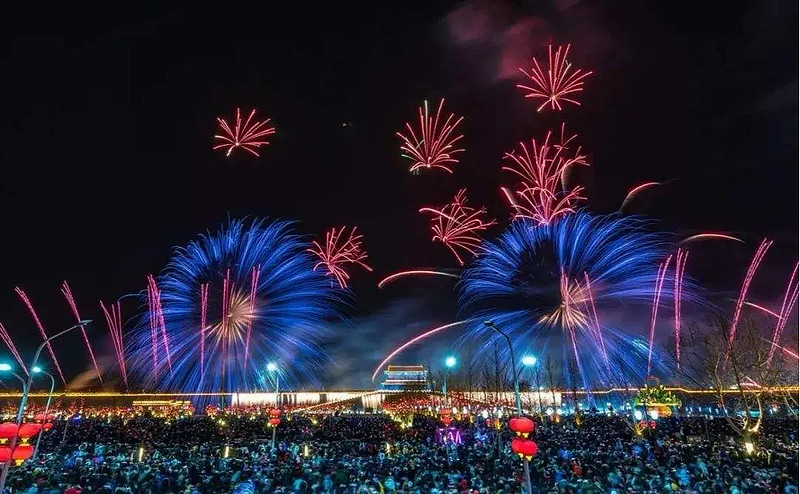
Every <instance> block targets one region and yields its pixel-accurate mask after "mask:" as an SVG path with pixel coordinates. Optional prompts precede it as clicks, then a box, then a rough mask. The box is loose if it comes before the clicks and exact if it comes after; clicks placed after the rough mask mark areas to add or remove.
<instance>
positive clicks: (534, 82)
mask: <svg viewBox="0 0 800 494" xmlns="http://www.w3.org/2000/svg"><path fill="white" fill-rule="evenodd" d="M569 48H570V45H567V46H559V47H558V48H556V51H555V53H553V45H548V47H547V70H545V69H544V68H543V67H542V66H541V65H539V61H538V60H536V58H535V57H534V59H533V67H531V70H530V72H527V71H526V70H525V69H523V68H522V67H520V68H519V70H520V71H521V72H522V73H523V74H525V75H526V76H527V77H528V79H530V82H529V84H530V85H525V84H517V87H518V88H520V89H525V90H526V91H528V94H526V95H525V97H526V98H534V99H541V100H544V101H543V102H542V104H541V105H539V107H538V108H537V109H536V111H537V112H540V111H542V109H543V108H544V107H546V106H547V105H548V104H549V105H550V109H552V110H556V109H557V110H559V111H560V110H561V102H562V101H563V102H567V103H572V104H575V105H579V106H580V103H579V102H578V101H577V100H575V99H573V96H570V95H573V94H575V93H579V92H581V91H583V80H584V79H586V78H587V77H589V76H590V75H591V74H592V72H591V71H589V72H584V71H583V70H581V69H573V68H572V64H571V63H569V62H568V61H567V54H569Z"/></svg>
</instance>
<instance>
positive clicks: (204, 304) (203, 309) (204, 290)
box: [200, 283, 208, 379]
mask: <svg viewBox="0 0 800 494" xmlns="http://www.w3.org/2000/svg"><path fill="white" fill-rule="evenodd" d="M207 319H208V283H203V284H202V285H200V379H202V378H203V376H204V375H205V370H206V367H205V366H206V327H207V325H208V321H207Z"/></svg>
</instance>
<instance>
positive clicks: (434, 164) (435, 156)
mask: <svg viewBox="0 0 800 494" xmlns="http://www.w3.org/2000/svg"><path fill="white" fill-rule="evenodd" d="M443 107H444V99H442V100H441V101H440V102H439V108H438V109H437V110H436V116H435V117H433V118H431V116H430V113H429V111H428V102H427V101H425V102H424V103H423V105H422V106H421V107H420V108H419V110H418V111H419V130H418V132H415V131H414V127H413V126H412V125H411V123H410V122H408V123H406V130H407V131H408V132H407V134H402V133H400V132H397V133H396V135H397V137H399V138H400V139H401V140H402V141H403V143H402V144H401V145H400V151H401V154H402V156H403V157H405V158H408V159H409V160H411V168H409V170H408V171H410V172H411V173H418V172H419V171H420V170H421V169H431V168H440V169H442V170H445V171H446V172H448V173H453V170H452V169H451V168H450V166H451V165H454V164H456V163H458V160H457V159H456V158H455V157H454V156H455V155H456V154H457V153H460V152H463V151H464V150H463V149H458V148H456V147H455V146H456V145H457V143H458V141H460V140H461V139H462V138H463V137H464V136H463V134H458V135H455V136H454V134H455V132H456V127H458V124H460V123H461V121H462V120H464V117H458V118H455V115H454V114H452V113H451V114H450V115H449V116H448V117H447V118H446V119H445V121H444V124H442V125H441V126H439V119H440V117H441V114H442V108H443Z"/></svg>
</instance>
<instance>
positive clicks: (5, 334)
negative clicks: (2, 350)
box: [0, 323, 28, 374]
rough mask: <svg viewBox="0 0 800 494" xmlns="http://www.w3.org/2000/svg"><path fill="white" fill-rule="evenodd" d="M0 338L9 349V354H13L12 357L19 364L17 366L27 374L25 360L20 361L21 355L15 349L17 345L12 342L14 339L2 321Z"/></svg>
mask: <svg viewBox="0 0 800 494" xmlns="http://www.w3.org/2000/svg"><path fill="white" fill-rule="evenodd" d="M0 339H2V340H3V343H5V344H6V347H8V351H10V352H11V355H13V356H14V359H15V360H16V361H17V363H18V364H19V367H20V368H21V369H22V370H23V371H25V374H27V373H28V368H27V367H26V366H25V362H23V361H22V356H21V355H20V354H19V351H18V350H17V345H15V344H14V340H12V339H11V335H10V334H8V330H7V329H6V328H5V326H3V324H2V323H0Z"/></svg>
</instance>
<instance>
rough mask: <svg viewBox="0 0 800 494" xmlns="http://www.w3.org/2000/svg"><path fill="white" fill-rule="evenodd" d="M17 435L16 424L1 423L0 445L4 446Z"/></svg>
mask: <svg viewBox="0 0 800 494" xmlns="http://www.w3.org/2000/svg"><path fill="white" fill-rule="evenodd" d="M16 435H17V424H15V423H14V422H3V423H2V424H0V444H5V443H7V442H8V440H9V439H11V438H12V437H14V436H16Z"/></svg>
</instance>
